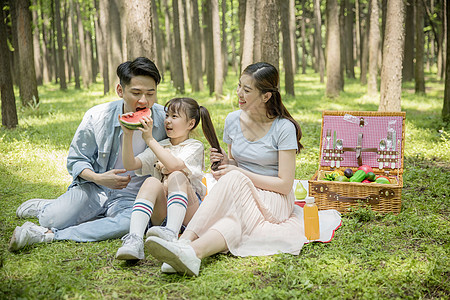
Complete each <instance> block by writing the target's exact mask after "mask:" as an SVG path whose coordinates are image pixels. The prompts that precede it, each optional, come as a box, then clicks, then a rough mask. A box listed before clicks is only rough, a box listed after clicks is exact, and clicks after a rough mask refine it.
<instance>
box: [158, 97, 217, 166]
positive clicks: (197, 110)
mask: <svg viewBox="0 0 450 300" xmlns="http://www.w3.org/2000/svg"><path fill="white" fill-rule="evenodd" d="M164 109H165V111H166V112H175V113H180V111H182V112H183V113H184V114H185V115H186V117H187V119H188V120H191V119H194V120H195V124H194V127H192V129H191V130H193V129H194V128H196V127H197V125H198V123H199V122H200V120H201V121H202V130H203V134H204V135H205V137H206V140H207V141H208V143H209V144H210V145H211V147H213V148H216V149H217V150H218V151H220V144H219V139H218V138H217V135H216V131H215V130H214V125H213V123H212V121H211V117H210V115H209V112H208V110H207V109H206V107H204V106H201V105H198V103H197V101H195V100H194V99H192V98H173V99H171V100H170V101H169V102H167V103H166V105H165V106H164ZM219 165H220V161H218V162H215V163H213V164H212V165H211V169H212V170H217V168H218V167H219Z"/></svg>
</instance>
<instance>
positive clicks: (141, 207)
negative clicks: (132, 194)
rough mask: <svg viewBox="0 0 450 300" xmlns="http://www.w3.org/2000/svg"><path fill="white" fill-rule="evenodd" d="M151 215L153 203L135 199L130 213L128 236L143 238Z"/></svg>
mask: <svg viewBox="0 0 450 300" xmlns="http://www.w3.org/2000/svg"><path fill="white" fill-rule="evenodd" d="M152 213H153V203H151V202H150V201H148V200H146V199H142V198H141V199H136V201H134V205H133V211H132V212H131V222H130V234H132V233H135V234H137V235H138V236H140V237H144V232H145V229H147V225H148V222H149V221H150V218H151V216H152Z"/></svg>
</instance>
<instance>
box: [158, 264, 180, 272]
mask: <svg viewBox="0 0 450 300" xmlns="http://www.w3.org/2000/svg"><path fill="white" fill-rule="evenodd" d="M176 272H177V270H175V269H174V268H173V267H172V266H171V265H169V264H166V263H163V264H162V266H161V273H165V274H174V273H176Z"/></svg>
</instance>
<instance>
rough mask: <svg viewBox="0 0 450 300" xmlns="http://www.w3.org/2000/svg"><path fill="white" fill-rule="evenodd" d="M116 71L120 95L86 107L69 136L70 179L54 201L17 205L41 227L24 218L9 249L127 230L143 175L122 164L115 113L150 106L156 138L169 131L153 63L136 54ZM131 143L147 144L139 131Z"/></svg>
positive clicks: (96, 238)
mask: <svg viewBox="0 0 450 300" xmlns="http://www.w3.org/2000/svg"><path fill="white" fill-rule="evenodd" d="M117 76H118V77H119V79H120V83H119V84H118V85H117V87H116V92H117V94H118V95H119V97H121V98H122V99H121V100H117V101H113V102H109V103H105V104H100V105H97V106H95V107H93V108H91V109H89V110H88V111H87V112H86V114H85V115H84V117H83V120H82V122H81V124H80V125H79V127H78V129H77V131H76V133H75V136H74V138H73V140H72V143H71V145H70V149H69V155H68V157H67V169H68V171H69V173H70V174H71V175H72V176H73V182H72V184H71V185H70V186H69V188H68V190H67V192H65V193H64V194H63V195H61V196H60V197H58V198H57V199H55V200H46V199H31V200H28V201H26V202H24V203H23V204H22V205H21V206H20V207H19V208H18V209H17V211H16V214H17V216H18V217H19V218H26V217H37V218H38V219H39V224H40V225H41V226H38V225H36V224H34V223H32V222H26V223H25V224H24V225H22V226H20V227H16V229H15V230H14V233H13V236H12V238H11V241H10V244H9V250H10V251H16V250H19V249H21V248H23V247H24V246H26V245H31V244H35V243H40V242H51V241H53V240H73V241H78V242H90V241H101V240H106V239H111V238H118V237H122V236H123V235H125V234H126V233H127V232H128V229H129V224H130V216H131V210H132V207H133V203H134V200H135V198H136V195H137V192H138V191H139V188H140V186H141V184H142V183H143V182H144V180H145V179H146V178H147V177H137V176H136V175H135V174H134V172H127V171H126V170H125V169H124V168H123V163H122V151H121V149H122V129H121V127H120V124H119V120H118V118H119V115H121V114H124V113H128V112H136V111H139V110H141V109H145V108H151V111H152V118H153V122H154V125H153V136H154V137H155V139H156V140H158V141H160V140H162V139H165V138H167V136H166V133H165V130H164V118H165V112H164V107H163V106H162V105H159V104H156V102H157V85H158V84H159V82H160V80H161V76H160V74H159V71H158V69H157V67H156V66H155V64H154V63H153V62H152V61H150V60H149V59H148V58H145V57H139V58H136V59H135V60H133V61H127V62H124V63H122V64H121V65H119V67H118V68H117ZM133 146H134V147H133V148H134V153H135V155H137V154H139V153H141V152H142V151H144V149H145V148H146V144H145V142H144V140H143V139H142V134H141V132H140V131H139V130H136V131H135V132H134V136H133Z"/></svg>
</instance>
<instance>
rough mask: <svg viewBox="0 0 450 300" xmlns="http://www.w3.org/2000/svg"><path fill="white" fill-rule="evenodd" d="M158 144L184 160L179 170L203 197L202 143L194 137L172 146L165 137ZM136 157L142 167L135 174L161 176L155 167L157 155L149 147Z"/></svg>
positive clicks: (204, 188) (204, 192)
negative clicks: (184, 166) (182, 166)
mask: <svg viewBox="0 0 450 300" xmlns="http://www.w3.org/2000/svg"><path fill="white" fill-rule="evenodd" d="M159 144H160V145H161V146H162V147H163V148H164V149H168V150H169V151H170V153H172V155H173V156H175V157H178V158H180V159H181V160H183V161H184V164H185V165H186V168H184V169H183V170H181V171H183V172H184V173H185V174H186V176H187V177H188V179H189V181H190V183H191V185H192V188H193V189H194V191H195V192H196V193H197V194H198V195H199V196H200V199H203V197H204V196H205V195H206V186H205V185H204V184H203V183H202V178H203V170H204V167H205V163H204V155H205V154H204V152H205V150H204V147H203V143H202V142H200V141H198V140H195V139H187V140H185V141H184V142H181V143H180V144H178V145H175V146H174V145H172V143H171V142H170V139H165V140H162V141H160V142H159ZM137 158H139V160H140V161H141V162H142V168H141V169H139V170H135V171H134V172H135V174H136V175H137V176H145V175H152V176H153V177H155V178H158V179H162V178H163V174H161V172H160V170H159V168H157V163H158V157H156V155H155V154H154V153H153V151H152V150H151V149H150V148H147V149H145V151H144V152H142V153H141V154H139V155H138V156H137Z"/></svg>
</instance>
